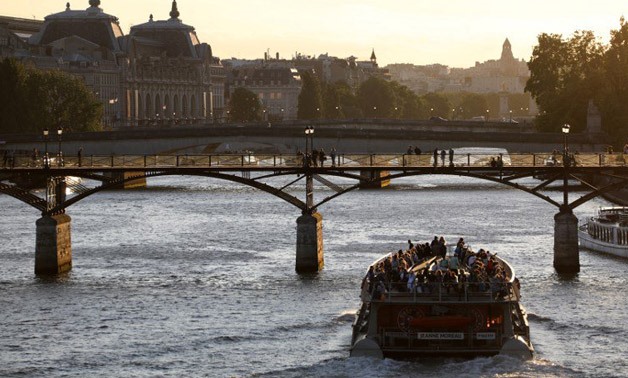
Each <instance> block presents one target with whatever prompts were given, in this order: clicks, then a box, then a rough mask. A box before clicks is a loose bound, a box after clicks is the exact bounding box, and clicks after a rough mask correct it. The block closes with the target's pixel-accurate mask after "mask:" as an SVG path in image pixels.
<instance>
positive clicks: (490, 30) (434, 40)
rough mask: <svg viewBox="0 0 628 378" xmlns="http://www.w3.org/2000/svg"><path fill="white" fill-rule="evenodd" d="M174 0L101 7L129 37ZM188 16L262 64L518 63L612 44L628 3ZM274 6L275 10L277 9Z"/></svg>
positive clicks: (461, 0) (351, 7)
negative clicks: (568, 43) (549, 40)
mask: <svg viewBox="0 0 628 378" xmlns="http://www.w3.org/2000/svg"><path fill="white" fill-rule="evenodd" d="M1 1H2V2H3V3H4V4H3V6H2V14H4V15H7V16H13V17H21V18H28V19H32V18H36V19H43V18H44V17H45V16H47V15H49V14H52V13H57V12H61V11H63V10H64V9H65V4H66V2H67V1H66V0H45V1H41V0H20V1H9V0H1ZM171 4H172V1H171V0H159V1H155V0H133V1H132V2H131V1H123V0H101V6H100V7H101V8H102V9H103V10H104V11H105V12H106V13H108V14H112V15H114V16H117V17H118V18H119V20H120V25H121V26H122V28H123V30H124V32H125V33H128V31H129V28H130V27H131V26H133V25H137V24H141V23H144V22H147V21H148V19H149V15H150V14H153V16H154V18H155V19H156V20H165V19H168V18H169V16H168V13H169V11H170V7H171ZM177 4H178V8H179V11H180V12H181V16H180V19H181V20H182V21H183V22H184V23H185V24H188V25H192V26H194V27H195V28H196V32H197V34H198V36H199V38H200V39H201V41H202V42H206V43H209V44H210V45H211V46H212V49H213V53H214V54H215V55H216V56H219V57H220V58H222V59H228V58H231V57H237V58H245V59H255V58H261V57H263V55H264V52H265V51H267V50H268V51H270V53H271V55H272V56H274V55H275V53H277V52H278V53H279V54H280V56H281V57H282V58H291V57H292V56H293V55H294V54H295V53H296V52H299V53H301V54H303V55H315V56H317V55H319V54H325V53H329V54H330V55H332V56H338V57H347V56H350V55H355V56H357V57H358V58H359V59H361V60H367V59H368V58H369V56H370V53H371V49H375V52H376V54H377V58H378V62H379V63H380V65H381V66H383V65H387V64H391V63H412V64H419V65H424V64H433V63H440V64H445V65H448V66H451V67H470V66H473V65H474V64H475V62H476V61H480V62H482V61H485V60H489V59H498V58H499V56H500V53H501V48H502V43H503V41H504V39H505V38H508V39H509V40H510V42H511V43H512V50H513V54H514V56H515V58H517V59H525V60H528V59H529V57H530V55H531V53H532V48H533V46H534V45H535V44H536V42H537V36H538V35H539V34H540V33H558V34H563V36H569V35H571V34H572V33H573V32H574V31H576V30H592V31H593V32H594V33H595V34H596V36H597V37H599V38H601V40H602V41H603V42H607V41H608V36H609V32H610V30H611V29H616V28H618V27H619V19H620V17H621V16H622V15H626V14H628V12H627V10H628V3H625V2H619V1H610V0H606V1H604V0H602V1H599V2H597V3H595V6H594V7H592V6H591V3H589V2H587V3H584V2H575V3H572V2H571V1H566V0H558V1H552V2H547V1H539V0H532V1H528V2H512V3H509V4H507V5H506V3H504V2H503V1H496V0H480V1H474V2H469V1H465V0H452V1H450V2H448V3H447V4H446V5H444V4H443V3H441V2H435V1H433V2H413V1H406V0H398V1H389V2H382V1H379V0H360V1H357V0H345V1H340V2H339V1H331V0H310V1H308V2H305V1H296V2H295V1H287V0H275V1H273V2H272V3H267V2H258V1H245V0H236V1H232V2H226V3H225V2H218V1H212V2H210V1H206V0H178V1H177ZM270 4H272V6H271V5H270ZM70 5H71V9H73V10H79V9H86V8H87V7H89V4H88V0H71V1H70Z"/></svg>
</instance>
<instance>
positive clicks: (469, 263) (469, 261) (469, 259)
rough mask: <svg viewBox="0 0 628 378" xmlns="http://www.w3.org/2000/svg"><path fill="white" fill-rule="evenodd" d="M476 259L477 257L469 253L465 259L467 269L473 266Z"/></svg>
mask: <svg viewBox="0 0 628 378" xmlns="http://www.w3.org/2000/svg"><path fill="white" fill-rule="evenodd" d="M476 259H477V256H476V255H475V254H474V253H473V252H471V253H470V254H469V255H468V257H467V266H469V267H471V266H473V264H474V263H475V260H476Z"/></svg>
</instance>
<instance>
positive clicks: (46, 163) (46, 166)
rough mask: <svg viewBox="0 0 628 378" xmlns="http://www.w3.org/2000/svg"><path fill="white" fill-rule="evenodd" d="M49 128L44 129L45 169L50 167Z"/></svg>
mask: <svg viewBox="0 0 628 378" xmlns="http://www.w3.org/2000/svg"><path fill="white" fill-rule="evenodd" d="M48 134H49V131H48V128H47V127H46V128H45V129H44V168H48V167H50V166H49V162H48Z"/></svg>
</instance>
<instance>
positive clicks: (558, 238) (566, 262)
mask: <svg viewBox="0 0 628 378" xmlns="http://www.w3.org/2000/svg"><path fill="white" fill-rule="evenodd" d="M554 269H556V271H557V272H558V273H564V274H573V273H578V272H579V271H580V251H579V249H578V218H577V217H576V216H575V215H574V214H573V212H572V211H571V209H570V208H569V207H563V208H561V210H560V212H559V213H558V214H556V215H555V216H554Z"/></svg>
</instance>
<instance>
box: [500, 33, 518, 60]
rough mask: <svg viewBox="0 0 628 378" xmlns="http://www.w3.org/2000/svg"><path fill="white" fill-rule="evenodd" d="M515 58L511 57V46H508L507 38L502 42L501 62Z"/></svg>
mask: <svg viewBox="0 0 628 378" xmlns="http://www.w3.org/2000/svg"><path fill="white" fill-rule="evenodd" d="M514 59H515V57H514V55H512V46H511V45H510V41H509V40H508V38H506V40H505V41H504V44H503V46H502V60H514Z"/></svg>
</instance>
